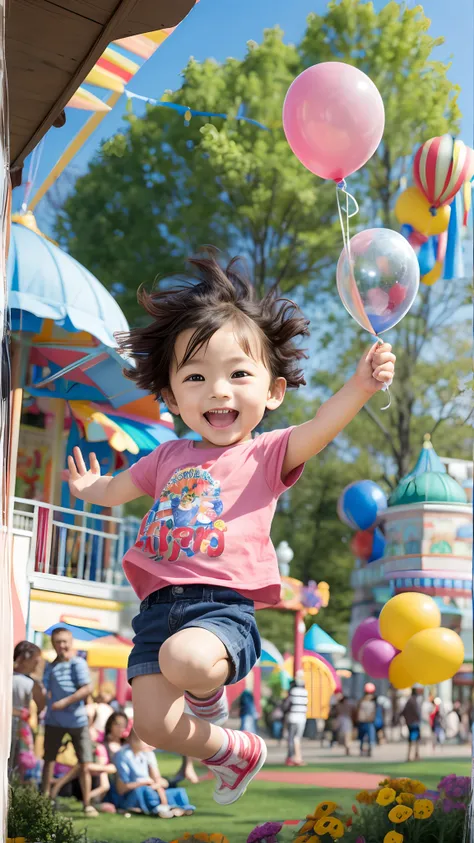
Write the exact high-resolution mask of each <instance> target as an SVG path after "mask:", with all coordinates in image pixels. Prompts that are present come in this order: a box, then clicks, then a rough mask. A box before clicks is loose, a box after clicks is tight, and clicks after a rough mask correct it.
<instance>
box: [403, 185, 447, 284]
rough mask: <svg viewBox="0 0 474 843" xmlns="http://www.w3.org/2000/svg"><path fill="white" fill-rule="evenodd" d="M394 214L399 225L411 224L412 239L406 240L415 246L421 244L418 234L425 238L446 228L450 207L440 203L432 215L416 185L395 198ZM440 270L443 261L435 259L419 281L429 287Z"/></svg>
mask: <svg viewBox="0 0 474 843" xmlns="http://www.w3.org/2000/svg"><path fill="white" fill-rule="evenodd" d="M395 216H396V218H397V220H398V222H399V223H400V224H401V225H411V227H412V228H413V229H414V235H413V238H414V239H413V240H412V237H411V236H410V237H409V238H408V241H409V242H410V243H411V245H412V246H413V247H414V248H416V245H418V246H419V245H421V243H420V242H417V237H418V238H419V236H420V235H421V238H422V239H424V240H427V239H428V238H429V237H435V236H439V235H440V234H443V233H444V232H445V231H447V230H448V225H449V219H450V216H451V208H450V206H449V205H442V206H441V207H440V208H438V209H437V212H436V214H435V216H433V214H432V213H431V211H430V203H429V202H428V199H427V198H426V197H425V196H423V194H422V192H421V191H420V190H419V189H418V188H417V187H408V188H407V189H406V190H404V191H403V193H400V196H399V197H398V199H397V202H396V204H395ZM443 260H444V259H443ZM442 271H443V261H442V260H437V261H436V263H435V265H434V266H433V268H432V269H431V270H430V271H429V272H426V273H425V274H424V275H422V276H421V281H422V282H423V284H426V285H427V286H428V287H431V286H432V285H433V284H435V283H436V281H438V279H439V278H440V277H441V273H442Z"/></svg>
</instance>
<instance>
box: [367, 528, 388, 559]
mask: <svg viewBox="0 0 474 843" xmlns="http://www.w3.org/2000/svg"><path fill="white" fill-rule="evenodd" d="M384 552H385V538H384V535H383V533H382V531H381V530H379V528H378V527H376V528H375V530H374V537H373V541H372V553H371V554H370V556H369V558H368V559H367V562H376V561H377V559H381V558H382V556H383V555H384Z"/></svg>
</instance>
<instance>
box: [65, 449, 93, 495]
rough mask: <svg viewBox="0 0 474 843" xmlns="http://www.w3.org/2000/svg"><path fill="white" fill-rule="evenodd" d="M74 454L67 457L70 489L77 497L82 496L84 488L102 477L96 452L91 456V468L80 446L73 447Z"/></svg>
mask: <svg viewBox="0 0 474 843" xmlns="http://www.w3.org/2000/svg"><path fill="white" fill-rule="evenodd" d="M73 454H74V456H69V457H68V458H67V464H68V467H69V476H68V478H67V481H68V483H69V490H70V492H71V494H72V495H74V497H76V498H81V497H82V493H83V492H84V489H88V488H89V487H90V486H93V485H94V483H96V482H97V479H98V478H99V477H100V465H99V461H98V459H97V457H96V455H95V454H91V455H90V457H89V465H90V468H87V466H86V464H85V462H84V457H83V456H82V452H81V449H80V448H77V447H76V448H74V449H73Z"/></svg>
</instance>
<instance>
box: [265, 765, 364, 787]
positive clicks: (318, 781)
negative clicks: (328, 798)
mask: <svg viewBox="0 0 474 843" xmlns="http://www.w3.org/2000/svg"><path fill="white" fill-rule="evenodd" d="M257 778H258V779H261V781H264V782H281V783H282V784H290V785H291V784H294V785H297V784H298V785H305V786H310V787H322V788H326V789H327V788H340V789H342V790H373V789H374V788H376V787H378V784H379V782H380V773H351V772H349V771H347V773H346V772H341V771H339V772H337V773H329V772H326V773H314V772H310V771H308V772H306V771H305V770H295V769H294V767H293V768H292V769H288V770H262V772H261V773H259V774H258V776H257Z"/></svg>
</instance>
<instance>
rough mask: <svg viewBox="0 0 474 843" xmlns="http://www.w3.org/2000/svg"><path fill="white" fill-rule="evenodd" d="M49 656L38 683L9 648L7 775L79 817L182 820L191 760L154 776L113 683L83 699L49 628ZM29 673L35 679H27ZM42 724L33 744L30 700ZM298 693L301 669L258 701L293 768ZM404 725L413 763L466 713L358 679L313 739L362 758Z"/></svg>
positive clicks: (245, 716) (248, 698)
mask: <svg viewBox="0 0 474 843" xmlns="http://www.w3.org/2000/svg"><path fill="white" fill-rule="evenodd" d="M51 640H52V646H53V649H54V651H55V653H56V658H55V660H54V661H53V662H51V663H47V664H46V666H45V668H44V671H43V676H42V679H40V678H39V672H40V671H39V667H40V663H41V662H42V655H41V651H40V649H39V647H37V646H36V645H35V644H32V643H30V642H29V641H22V642H20V643H19V644H18V645H17V646H16V648H15V652H14V667H13V710H12V716H13V722H12V743H11V751H10V764H9V767H10V773H11V774H14V773H16V774H17V775H18V776H20V778H21V779H22V780H25V779H33V780H34V779H35V778H36V780H38V783H40V784H41V787H42V791H43V793H44V794H45V795H48V796H50V797H51V798H52V799H53V800H56V798H57V797H58V795H59V794H61V795H66V796H75V797H76V798H77V799H79V800H80V801H82V804H83V807H84V814H85V815H86V816H89V817H93V816H97V813H98V810H102V811H110V812H117V811H118V812H124V813H126V812H130V813H132V812H137V813H143V814H148V815H155V816H159V817H162V818H172V817H176V816H183V815H190V814H192V813H193V812H194V811H195V807H194V806H193V805H192V804H190V802H189V799H188V796H187V793H186V790H185V789H184V788H183V787H180V786H178V785H180V783H181V782H182V781H184V780H187V781H188V782H190V783H196V782H197V781H198V776H197V774H196V772H195V770H194V766H193V761H192V759H190V758H189V757H183V758H182V764H181V767H180V769H179V770H178V771H177V773H176V775H175V776H174V777H173V779H172V780H167V779H165V778H163V776H162V775H161V774H160V770H159V767H158V763H157V758H156V754H155V751H154V749H153V747H151V746H148V745H147V744H145V743H144V742H143V741H142V740H141V739H140V738H139V737H138V736H137V734H136V733H135V732H134V730H133V724H132V722H131V720H130V719H129V717H128V716H127V714H126V712H125V711H124V710H123V709H122V708H121V707H120V705H119V703H118V702H117V700H115V699H114V692H115V689H114V686H113V685H107V684H105V685H103V686H101V687H100V689H99V693H98V694H97V695H96V697H95V699H93V698H92V686H91V678H90V675H89V669H88V666H87V663H86V661H85V660H84V659H83V658H81V657H79V656H77V655H76V653H75V651H74V649H73V638H72V634H71V632H70V631H69V630H68V629H65V628H64V629H63V628H57V629H55V630H54V631H53V633H52V637H51ZM35 677H37V678H35ZM32 701H34V703H35V707H36V712H37V715H38V718H39V721H38V722H40V721H41V722H42V723H43V724H44V727H43V730H42V731H43V733H44V738H43V747H42V748H41V740H38V739H37V740H36V741H35V739H34V734H33V724H32V722H31V714H30V709H31V703H32ZM235 713H236V714H237V713H238V714H239V716H240V720H241V729H242V730H243V731H246V732H252V733H255V734H257V733H258V730H259V716H258V712H257V706H256V703H255V699H254V696H253V694H252V692H251V691H250V690H249V689H246V690H244V691H243V692H242V694H241V695H240V697H239V699H238V708H236V709H235ZM307 715H308V692H307V690H306V687H305V683H304V676H303V673H302V671H299V672H297V674H296V676H295V679H294V680H293V681H292V683H291V685H290V688H289V690H288V693H287V694H286V696H285V697H284V698H283V697H282V695H281V694H280V693H274V694H273V695H272V696H270V697H268V698H267V699H266V700H265V704H264V720H265V725H266V728H267V731H268V732H269V734H270V735H271V737H273V738H274V739H275V740H277V741H278V742H279V743H280V742H281V741H282V740H283V739H284V738H285V739H286V741H287V759H286V764H287V765H288V766H302V765H303V764H304V760H303V755H302V738H303V736H304V735H305V734H308V725H309V722H310V721H308V720H307ZM402 724H404V725H405V727H406V729H405V731H406V733H407V737H408V761H411V760H418V759H419V757H420V745H421V742H422V739H423V738H426V737H427V735H428V734H429V735H431V739H432V745H433V748H436V747H437V746H439V745H440V744H442V743H443V742H444V740H445V739H446V738H449V739H456V740H458V741H459V742H462V741H464V740H468V738H469V734H470V731H471V729H472V709H471V708H470V707H469V706H465V705H461V703H460V702H459V701H457V702H455V703H454V705H453V707H452V709H450V710H449V711H447V710H446V709H445V707H444V706H443V703H442V701H441V699H440V698H439V697H435V696H434V695H430V696H429V697H426V696H425V695H424V689H423V688H422V687H421V686H415V687H414V688H413V689H412V692H411V694H410V696H409V697H408V699H406V698H405V699H402V703H401V705H398V707H397V706H395V708H394V706H393V704H392V701H391V700H390V699H389V698H388V697H386V696H384V695H380V694H379V695H378V694H377V693H376V688H375V685H374V684H373V683H371V682H368V683H367V684H366V685H365V687H364V693H363V695H362V696H361V698H360V699H359V700H358V701H355V700H352V699H350V698H348V697H347V696H345V695H344V694H342V693H340V694H337V695H336V696H335V697H333V699H332V701H331V706H330V710H329V716H328V718H327V720H326V722H325V723H324V724H323V725H322V727H320V728H319V730H316V733H315V734H313V736H314V737H315V736H316V735H318V734H319V736H320V737H321V738H322V740H323V741H324V739H327V740H328V741H329V745H330V746H331V747H332V746H333V745H335V744H337V745H339V746H341V747H343V748H344V749H345V753H346V755H350V754H351V748H352V744H353V739H354V737H356V736H357V738H358V741H359V748H360V754H361V755H367V756H371V755H372V752H373V749H374V747H375V746H376V745H377V744H380V743H383V742H384V741H386V740H387V739H388V737H389V736H390V737H392V735H389V730H393V728H397V727H399V726H400V725H402Z"/></svg>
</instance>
